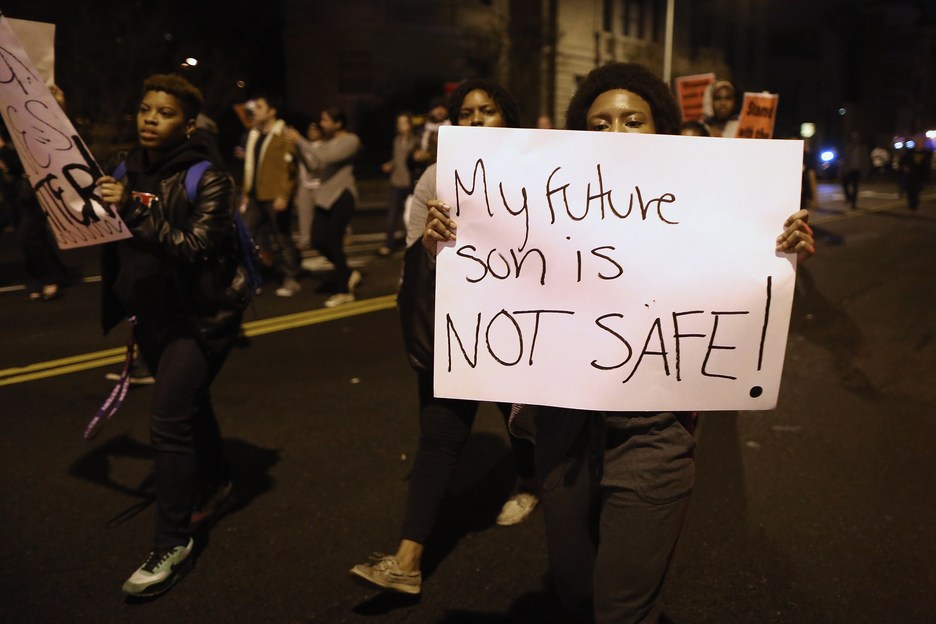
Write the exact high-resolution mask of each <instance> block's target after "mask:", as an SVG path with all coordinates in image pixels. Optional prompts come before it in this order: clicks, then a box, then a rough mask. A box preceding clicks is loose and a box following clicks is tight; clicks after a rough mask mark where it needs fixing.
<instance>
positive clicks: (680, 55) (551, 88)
mask: <svg viewBox="0 0 936 624" xmlns="http://www.w3.org/2000/svg"><path fill="white" fill-rule="evenodd" d="M674 5H675V13H674V29H673V47H672V61H671V62H672V66H671V67H672V70H671V75H672V77H674V78H675V77H678V76H684V75H691V74H697V73H707V72H714V73H715V74H716V75H717V76H718V78H720V79H721V78H723V79H727V80H731V81H733V82H734V83H735V84H736V86H737V87H738V89H739V91H770V92H773V93H779V94H780V101H779V102H780V104H779V107H778V121H777V124H778V125H777V134H778V135H779V136H789V135H791V134H795V133H797V132H798V131H799V125H800V123H802V122H804V121H811V122H814V123H815V124H816V126H817V131H818V132H817V138H821V139H822V140H823V141H827V142H828V141H831V142H836V141H838V140H839V139H840V138H841V137H842V136H844V135H845V134H846V133H847V132H849V131H850V130H852V129H857V130H859V131H861V132H862V133H863V134H865V135H867V138H868V140H875V141H878V140H885V137H890V136H893V135H894V134H900V133H904V134H909V133H911V132H914V131H919V130H925V129H927V128H929V127H930V126H933V127H936V119H934V113H933V111H934V109H936V107H934V104H936V91H934V86H933V84H934V81H933V80H932V78H933V76H932V71H933V69H932V68H933V67H934V60H936V59H934V52H936V35H934V28H933V26H934V23H936V15H934V14H933V11H932V10H931V9H927V8H926V3H920V2H915V1H913V0H907V1H904V2H901V1H898V2H890V3H880V2H869V1H861V0H855V1H849V0H837V1H834V0H833V1H829V2H801V1H797V2H785V3H773V2H765V1H762V0H676V1H675V2H674ZM778 5H783V6H778ZM666 9H667V2H666V0H452V1H447V2H439V1H437V0H436V1H433V0H389V1H387V2H380V3H377V2H371V1H368V0H347V1H346V2H343V3H327V5H322V4H320V3H315V4H314V5H313V4H312V3H308V2H303V1H302V0H285V1H284V5H283V11H284V15H283V17H284V19H283V24H284V33H283V46H284V53H283V57H284V59H285V63H286V67H285V75H284V78H285V80H284V82H285V88H286V96H287V103H288V105H289V107H290V109H293V110H297V111H305V112H308V113H309V114H314V111H317V110H320V109H321V108H322V107H324V106H328V105H332V104H338V105H340V106H343V107H345V108H346V109H347V110H348V111H349V112H350V113H351V117H352V119H354V121H355V122H356V124H357V125H358V127H359V128H360V129H361V130H362V131H363V132H364V133H365V134H367V131H368V128H369V124H372V123H375V121H374V118H375V117H380V118H381V122H380V123H386V119H388V118H390V116H391V115H392V111H393V110H399V109H408V110H413V111H414V112H422V111H423V110H424V108H425V106H426V105H427V104H428V101H429V99H430V98H431V97H432V96H434V95H437V94H439V93H441V92H442V91H443V90H444V89H445V88H446V85H448V86H449V88H451V85H453V84H455V83H457V82H458V81H459V80H462V79H464V78H469V77H483V78H490V79H493V80H496V81H499V82H501V83H503V84H505V85H506V86H507V87H508V88H509V89H510V91H511V92H512V93H513V94H514V95H515V97H516V98H517V99H518V101H519V103H520V106H521V110H522V111H523V113H524V123H525V124H527V125H532V124H533V122H534V120H535V119H536V117H537V116H538V115H543V114H545V115H549V116H550V117H551V118H552V120H553V123H554V124H555V125H556V126H558V127H561V126H562V124H563V123H564V114H565V107H566V104H567V102H568V100H569V98H570V96H571V94H572V93H573V91H574V90H575V87H576V84H577V81H578V80H580V79H581V78H582V76H584V75H585V74H586V73H587V72H588V71H589V70H590V69H592V68H594V67H596V66H598V65H600V64H602V63H604V62H607V61H611V60H617V61H635V62H639V63H643V64H645V65H646V66H648V67H650V68H651V69H653V70H654V71H656V72H657V73H658V74H659V75H661V76H662V75H663V64H664V53H665V43H666ZM843 111H844V113H843Z"/></svg>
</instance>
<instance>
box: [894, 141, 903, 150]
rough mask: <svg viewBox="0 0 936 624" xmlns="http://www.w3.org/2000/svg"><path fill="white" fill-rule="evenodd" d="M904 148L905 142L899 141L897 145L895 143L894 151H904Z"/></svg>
mask: <svg viewBox="0 0 936 624" xmlns="http://www.w3.org/2000/svg"><path fill="white" fill-rule="evenodd" d="M903 146H904V144H903V141H897V142H896V143H894V149H903Z"/></svg>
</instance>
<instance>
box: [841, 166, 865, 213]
mask: <svg viewBox="0 0 936 624" xmlns="http://www.w3.org/2000/svg"><path fill="white" fill-rule="evenodd" d="M859 182H861V171H858V170H853V171H846V172H845V173H844V174H843V175H842V189H843V190H844V191H845V201H847V202H848V203H849V204H851V207H852V208H854V207H855V206H856V205H857V204H858V183H859Z"/></svg>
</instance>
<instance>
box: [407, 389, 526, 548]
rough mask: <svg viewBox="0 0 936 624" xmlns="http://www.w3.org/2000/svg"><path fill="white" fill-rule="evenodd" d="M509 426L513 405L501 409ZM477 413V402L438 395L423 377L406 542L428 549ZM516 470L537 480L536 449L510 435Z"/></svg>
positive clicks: (524, 476)
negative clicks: (535, 475) (535, 467)
mask: <svg viewBox="0 0 936 624" xmlns="http://www.w3.org/2000/svg"><path fill="white" fill-rule="evenodd" d="M497 407H498V409H499V410H500V412H501V414H502V415H503V417H504V423H505V424H506V422H507V418H508V417H509V416H510V406H509V405H506V404H500V403H499V404H498V405H497ZM477 412H478V402H477V401H464V400H460V399H440V398H436V397H435V396H434V395H433V391H432V374H431V373H426V372H420V373H419V448H418V450H417V451H416V458H415V460H414V462H413V472H412V473H411V474H410V486H409V494H408V495H407V498H406V514H405V518H404V520H403V539H407V540H411V541H414V542H416V543H419V544H425V543H426V539H427V538H428V537H429V534H430V533H431V532H432V529H433V527H434V526H435V521H436V518H437V517H438V515H439V508H440V507H441V504H442V499H443V497H444V496H445V492H446V490H448V485H449V481H451V477H452V472H454V470H455V465H456V464H457V463H458V458H459V457H460V456H461V453H462V450H463V449H464V448H465V444H466V443H467V442H468V437H469V436H470V435H471V426H472V425H473V424H474V420H475V415H476V414H477ZM510 444H511V451H512V453H513V458H514V465H515V467H516V470H517V474H518V476H519V477H520V478H521V479H524V478H525V479H532V478H533V477H534V474H535V472H534V468H533V445H532V444H531V443H530V442H528V441H526V440H521V439H519V438H515V437H513V436H510Z"/></svg>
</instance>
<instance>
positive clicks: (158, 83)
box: [143, 74, 204, 119]
mask: <svg viewBox="0 0 936 624" xmlns="http://www.w3.org/2000/svg"><path fill="white" fill-rule="evenodd" d="M150 91H162V92H164V93H168V94H169V95H171V96H174V97H175V98H176V99H177V100H179V103H180V104H181V105H182V112H184V113H185V118H186V119H195V118H196V117H198V112H199V111H200V110H201V107H202V103H203V102H204V98H202V94H201V91H199V90H198V87H196V86H194V85H193V84H192V83H191V82H189V81H188V80H186V79H185V78H183V77H182V76H180V75H178V74H153V75H152V76H150V77H149V78H147V79H146V80H144V81H143V95H144V96H145V95H146V94H147V93H149V92H150Z"/></svg>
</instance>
